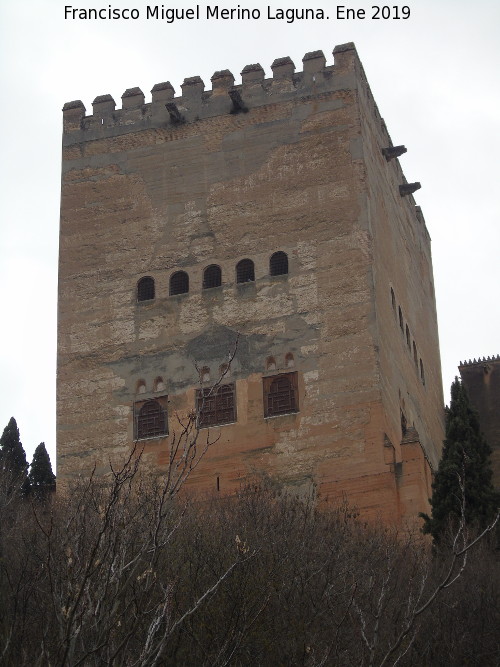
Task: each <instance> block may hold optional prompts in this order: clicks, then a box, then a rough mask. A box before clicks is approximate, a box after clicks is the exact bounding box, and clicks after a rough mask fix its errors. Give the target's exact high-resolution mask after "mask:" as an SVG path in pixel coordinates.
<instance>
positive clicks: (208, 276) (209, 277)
mask: <svg viewBox="0 0 500 667" xmlns="http://www.w3.org/2000/svg"><path fill="white" fill-rule="evenodd" d="M221 285H222V271H221V268H220V266H217V264H211V265H210V266H207V268H206V269H205V271H204V272H203V289H210V288H211V287H220V286H221Z"/></svg>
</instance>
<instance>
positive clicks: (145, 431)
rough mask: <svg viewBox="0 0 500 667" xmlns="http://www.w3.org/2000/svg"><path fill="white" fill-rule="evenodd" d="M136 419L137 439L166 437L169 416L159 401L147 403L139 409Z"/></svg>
mask: <svg viewBox="0 0 500 667" xmlns="http://www.w3.org/2000/svg"><path fill="white" fill-rule="evenodd" d="M136 418H137V424H136V439H138V440H140V439H141V438H155V437H157V436H159V435H166V433H167V415H166V413H165V411H164V409H163V407H162V405H161V403H160V402H159V401H156V400H150V401H145V403H143V404H142V405H141V407H140V408H139V411H138V413H137V417H136Z"/></svg>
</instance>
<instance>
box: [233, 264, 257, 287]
mask: <svg viewBox="0 0 500 667" xmlns="http://www.w3.org/2000/svg"><path fill="white" fill-rule="evenodd" d="M254 280H255V269H254V265H253V262H252V260H251V259H242V260H241V261H240V262H238V264H236V282H237V283H250V282H253V281H254Z"/></svg>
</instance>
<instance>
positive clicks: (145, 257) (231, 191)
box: [57, 44, 443, 521]
mask: <svg viewBox="0 0 500 667" xmlns="http://www.w3.org/2000/svg"><path fill="white" fill-rule="evenodd" d="M333 53H334V64H333V65H327V64H326V60H325V57H324V55H323V53H322V52H321V51H316V52H313V53H307V54H306V55H305V56H304V58H303V70H302V71H301V72H296V71H295V65H294V63H293V62H292V61H291V60H290V58H280V59H278V60H275V61H274V63H273V65H272V77H271V78H265V76H264V71H263V69H262V67H261V66H260V65H258V64H257V65H248V66H247V67H245V68H244V69H243V71H242V73H241V76H242V81H241V83H240V84H237V85H235V81H234V77H233V75H232V74H231V72H229V71H228V70H223V71H220V72H216V73H215V74H214V75H213V77H212V79H211V81H212V89H211V90H207V91H206V90H205V89H204V83H203V81H202V80H201V79H200V77H191V78H188V79H185V81H184V83H183V84H182V86H181V88H182V94H181V96H179V97H175V95H174V90H173V88H172V86H171V85H170V83H168V82H167V83H161V84H157V85H155V86H154V88H153V89H152V101H151V102H148V103H145V99H144V95H143V93H142V91H141V90H140V89H139V88H131V89H129V90H126V91H125V93H124V94H123V95H122V107H121V109H116V108H115V102H114V100H113V99H112V97H111V96H110V95H103V96H100V97H97V98H96V99H95V100H94V102H93V112H92V114H91V115H86V112H85V107H84V105H83V104H82V102H80V101H75V102H70V103H67V104H65V105H64V109H63V116H64V135H63V170H62V202H61V230H60V263H59V322H58V327H59V328H58V388H57V392H58V403H57V421H58V483H59V484H60V485H61V484H62V485H63V486H64V484H66V483H67V482H68V481H70V480H71V479H72V478H73V477H75V476H76V475H78V474H80V473H85V472H88V471H89V470H90V469H91V468H92V467H93V466H94V464H95V465H96V466H97V472H98V473H100V472H104V471H105V470H107V469H108V465H109V464H108V462H109V460H110V459H111V460H114V459H120V458H122V459H123V458H124V457H125V456H126V455H127V453H128V452H129V451H130V448H131V447H132V445H133V443H134V441H136V440H139V441H140V443H141V446H144V459H145V461H146V465H147V466H149V467H151V468H152V469H159V470H161V469H162V466H164V465H165V463H166V460H167V444H168V439H169V438H170V437H171V436H172V433H173V432H174V431H175V429H176V424H177V418H176V416H177V415H182V414H185V413H186V412H188V411H193V410H195V409H196V408H198V409H199V410H201V413H202V414H201V416H200V421H201V426H202V431H203V430H205V429H206V428H207V427H208V426H210V431H211V432H212V433H217V434H218V438H219V439H218V442H217V443H216V444H215V445H214V446H213V447H212V448H211V449H210V450H209V452H208V454H207V456H206V458H205V460H204V461H203V463H202V464H201V465H200V466H199V467H198V468H197V470H196V473H195V474H194V475H193V476H192V477H191V478H190V484H191V485H193V486H194V487H196V488H198V489H202V490H214V491H215V490H219V491H221V492H230V491H231V490H233V489H234V488H235V487H237V486H238V485H239V484H241V483H242V481H244V480H246V479H249V478H253V477H254V476H259V475H261V474H266V475H270V476H272V477H273V478H275V479H276V480H278V481H279V482H280V483H283V484H287V485H294V486H295V487H296V488H298V489H299V490H300V489H301V488H306V487H308V486H309V485H310V484H311V483H312V484H314V485H315V489H316V492H317V494H318V498H319V500H320V501H330V500H332V501H335V500H338V499H339V498H341V497H342V496H343V495H344V494H345V495H347V497H348V500H349V502H350V503H352V504H353V505H355V506H357V507H358V508H359V510H360V512H361V513H362V514H363V515H364V516H366V517H368V518H374V519H375V518H378V517H380V518H382V519H383V520H385V521H397V520H402V519H405V520H406V519H411V518H413V517H415V516H416V514H417V512H418V511H419V510H425V509H427V498H428V497H429V495H430V482H431V470H432V468H433V467H434V468H435V467H436V465H437V462H438V459H439V454H440V448H441V443H442V439H443V394H442V384H441V369H440V358H439V343H438V332H437V322H436V307H435V298H434V286H433V274H432V263H431V251H430V238H429V234H428V232H427V229H426V226H425V222H424V218H423V215H422V212H421V210H420V208H419V207H418V206H416V205H415V201H414V199H413V196H412V193H413V192H414V190H416V189H417V188H418V187H419V184H416V183H414V184H412V183H407V182H406V180H405V178H404V175H403V172H402V170H401V167H400V164H399V161H398V156H400V155H401V154H402V153H404V152H405V150H406V149H405V148H404V147H403V146H393V145H392V142H391V139H390V137H389V134H388V132H387V129H386V127H385V124H384V122H383V120H382V118H381V117H380V115H379V112H378V109H377V106H376V104H375V102H374V100H373V97H372V95H371V92H370V88H369V86H368V83H367V81H366V78H365V75H364V72H363V68H362V65H361V63H360V61H359V58H358V56H357V53H356V50H355V47H354V45H353V44H345V45H342V46H337V47H336V48H335V50H334V52H333ZM236 339H237V348H236V354H235V357H234V359H233V360H232V362H231V364H230V368H229V370H228V372H225V371H226V370H227V366H226V364H227V362H228V355H231V354H232V352H233V351H234V345H235V341H236ZM221 373H222V379H221V381H220V385H219V386H218V389H217V391H216V393H215V394H212V396H211V397H209V398H207V400H206V401H205V400H204V399H203V391H204V388H206V387H208V386H210V385H211V384H212V383H213V382H214V381H215V380H217V379H218V378H220V377H221Z"/></svg>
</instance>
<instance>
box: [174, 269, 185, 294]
mask: <svg viewBox="0 0 500 667" xmlns="http://www.w3.org/2000/svg"><path fill="white" fill-rule="evenodd" d="M188 292H189V276H188V274H187V273H186V272H185V271H176V272H175V273H174V274H172V275H171V276H170V296H175V295H176V294H187V293H188Z"/></svg>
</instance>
